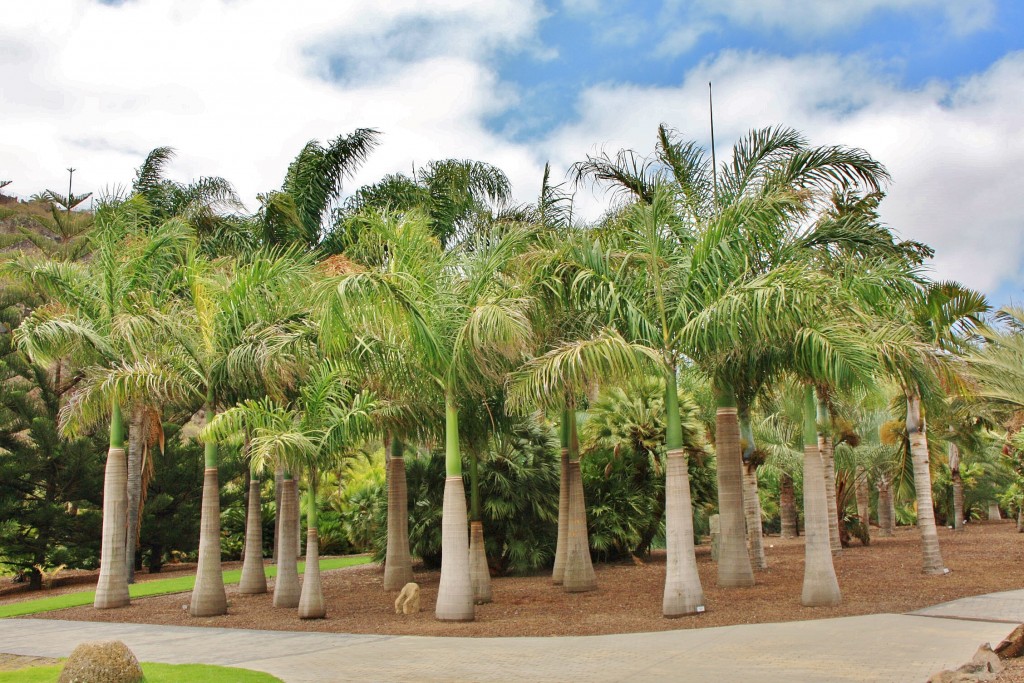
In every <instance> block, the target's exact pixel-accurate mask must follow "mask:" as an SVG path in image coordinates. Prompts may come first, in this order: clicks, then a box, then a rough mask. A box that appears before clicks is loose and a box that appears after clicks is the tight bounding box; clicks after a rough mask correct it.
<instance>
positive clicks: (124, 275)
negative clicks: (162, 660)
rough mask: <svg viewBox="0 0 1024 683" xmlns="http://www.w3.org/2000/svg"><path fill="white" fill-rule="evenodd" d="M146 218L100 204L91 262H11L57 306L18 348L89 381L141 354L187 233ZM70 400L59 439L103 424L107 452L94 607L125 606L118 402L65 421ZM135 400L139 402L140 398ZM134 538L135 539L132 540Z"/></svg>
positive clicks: (31, 323)
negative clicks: (69, 366) (74, 368)
mask: <svg viewBox="0 0 1024 683" xmlns="http://www.w3.org/2000/svg"><path fill="white" fill-rule="evenodd" d="M144 218H145V212H144V211H143V210H142V208H141V207H140V206H139V205H138V203H136V202H126V203H112V204H108V205H103V206H101V207H100V209H99V211H98V212H97V215H96V226H95V228H94V230H93V231H92V232H91V233H90V248H91V251H92V258H91V260H90V261H89V262H88V263H87V264H86V263H62V262H54V261H38V260H34V259H30V258H21V259H16V260H14V261H12V262H10V263H9V264H7V272H8V273H9V274H11V275H12V276H15V277H17V278H18V279H21V280H23V281H25V282H26V283H28V284H29V285H30V286H32V287H33V288H35V289H37V290H38V291H39V292H40V293H42V294H43V295H44V296H45V297H46V298H48V299H51V300H53V301H55V302H58V303H59V304H60V306H59V307H44V308H40V309H37V310H36V311H35V312H33V314H32V315H30V316H29V317H27V318H26V319H25V321H24V322H23V323H22V325H21V327H20V328H19V329H18V331H17V340H18V344H19V346H20V347H21V348H22V350H24V351H25V352H27V353H28V354H29V356H30V357H32V358H35V359H37V360H39V361H43V362H59V361H61V360H62V359H67V358H70V359H72V360H73V362H74V363H75V364H77V365H78V366H80V367H84V368H86V374H87V376H91V377H93V378H97V377H100V376H103V375H104V374H106V373H108V372H112V371H116V370H118V369H119V368H121V367H123V366H124V365H125V364H127V363H131V362H133V361H134V360H135V359H136V358H138V357H139V356H140V355H142V354H144V353H145V346H146V343H147V341H148V340H152V339H153V338H154V336H155V335H154V334H153V333H152V325H151V324H150V323H149V322H148V321H149V320H150V319H151V316H150V313H151V312H152V310H154V309H156V308H159V307H160V306H162V305H164V304H166V297H167V296H168V295H169V294H171V293H172V292H173V291H174V289H175V285H174V282H175V281H176V277H175V273H176V271H177V269H178V268H179V266H180V263H181V261H182V259H183V254H184V250H185V247H186V245H187V244H188V242H189V240H190V239H191V234H192V233H191V230H190V228H189V226H188V225H187V224H185V223H184V222H182V221H180V220H174V219H172V220H169V221H165V222H163V223H161V224H159V225H157V226H154V227H147V226H146V225H145V220H144ZM81 397H82V394H80V393H79V394H77V395H76V396H75V397H74V398H73V399H72V401H71V402H69V404H67V405H66V406H65V412H64V414H63V418H62V419H63V420H64V425H65V429H66V430H67V431H68V433H77V432H78V431H80V430H81V429H82V428H83V426H84V424H85V423H86V422H88V423H89V425H90V426H91V424H96V423H99V422H101V421H105V420H107V419H109V421H110V444H111V445H110V450H109V451H108V454H107V470H106V475H105V479H104V496H103V501H104V513H103V526H104V531H103V543H102V546H101V556H100V578H99V583H98V586H97V591H96V599H95V602H94V606H95V607H96V608H97V609H106V608H111V607H121V606H124V605H127V604H128V600H129V599H128V583H127V573H126V570H125V542H126V538H125V528H126V525H127V513H128V501H127V498H126V496H127V488H126V487H127V463H126V458H125V449H124V446H125V439H124V437H125V424H124V416H123V413H122V405H123V404H124V402H123V401H122V400H121V397H107V398H106V400H105V402H104V403H103V404H102V405H100V406H95V407H94V410H93V413H92V416H91V418H92V419H91V421H84V422H83V421H79V420H76V419H75V418H74V412H75V407H76V406H77V405H79V404H80V403H81ZM142 400H148V397H145V398H143V399H142ZM132 538H134V537H132Z"/></svg>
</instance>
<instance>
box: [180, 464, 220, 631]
mask: <svg viewBox="0 0 1024 683" xmlns="http://www.w3.org/2000/svg"><path fill="white" fill-rule="evenodd" d="M210 446H211V444H207V448H209V447H210ZM227 611H228V600H227V594H226V593H225V591H224V575H223V573H222V572H221V566H220V483H219V481H218V477H217V468H216V467H207V468H206V469H205V470H204V472H203V503H202V508H201V511H200V521H199V567H198V568H197V569H196V584H195V587H194V588H193V589H192V600H191V601H190V603H189V607H188V612H189V614H191V615H192V616H193V617H214V616H219V615H222V614H227Z"/></svg>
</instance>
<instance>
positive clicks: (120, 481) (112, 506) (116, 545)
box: [93, 403, 130, 609]
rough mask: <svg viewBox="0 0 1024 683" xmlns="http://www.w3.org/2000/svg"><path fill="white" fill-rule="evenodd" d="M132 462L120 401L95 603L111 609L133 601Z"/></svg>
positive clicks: (114, 417)
mask: <svg viewBox="0 0 1024 683" xmlns="http://www.w3.org/2000/svg"><path fill="white" fill-rule="evenodd" d="M127 480H128V465H127V462H126V460H125V453H124V418H123V417H122V415H121V407H120V406H118V405H117V404H116V403H115V404H114V405H113V407H112V409H111V416H110V450H108V451H107V465H106V470H105V472H104V475H103V538H102V542H101V545H100V577H99V581H98V582H97V584H96V598H95V600H94V601H93V607H95V608H96V609H110V608H113V607H124V606H126V605H127V604H128V603H129V602H130V598H129V596H128V575H127V574H126V572H125V563H124V542H125V525H126V523H127V512H128V509H127V508H128V489H127Z"/></svg>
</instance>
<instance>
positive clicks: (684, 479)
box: [661, 448, 704, 618]
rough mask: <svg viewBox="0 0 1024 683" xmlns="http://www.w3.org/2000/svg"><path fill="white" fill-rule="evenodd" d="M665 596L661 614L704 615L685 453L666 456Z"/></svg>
mask: <svg viewBox="0 0 1024 683" xmlns="http://www.w3.org/2000/svg"><path fill="white" fill-rule="evenodd" d="M665 565H666V566H665V592H664V596H663V597H662V603H661V613H662V615H663V616H665V617H670V618H671V617H681V616H683V615H685V614H694V613H696V612H703V611H704V589H703V587H702V586H701V585H700V574H698V573H697V560H696V556H695V554H694V548H693V502H692V500H691V497H690V473H689V466H688V465H687V455H686V451H685V450H684V449H682V448H673V449H671V450H669V451H668V452H667V453H666V454H665Z"/></svg>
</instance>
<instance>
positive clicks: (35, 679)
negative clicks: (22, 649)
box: [0, 662, 281, 683]
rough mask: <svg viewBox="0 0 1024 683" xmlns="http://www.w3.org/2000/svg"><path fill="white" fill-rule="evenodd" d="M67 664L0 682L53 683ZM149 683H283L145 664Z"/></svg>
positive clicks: (256, 674)
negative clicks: (193, 682) (181, 682)
mask: <svg viewBox="0 0 1024 683" xmlns="http://www.w3.org/2000/svg"><path fill="white" fill-rule="evenodd" d="M63 666H64V665H63V664H53V665H51V666H30V667H28V668H25V669H18V670H17V671H0V683H52V682H53V681H56V680H57V678H58V677H59V676H60V670H61V668H62V667H63ZM142 672H143V673H144V674H145V675H146V683H180V681H203V683H281V679H280V678H277V677H276V676H271V675H270V674H266V673H263V672H262V671H253V670H251V669H236V668H233V667H227V666H210V665H208V664H154V663H153V662H143V663H142Z"/></svg>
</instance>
